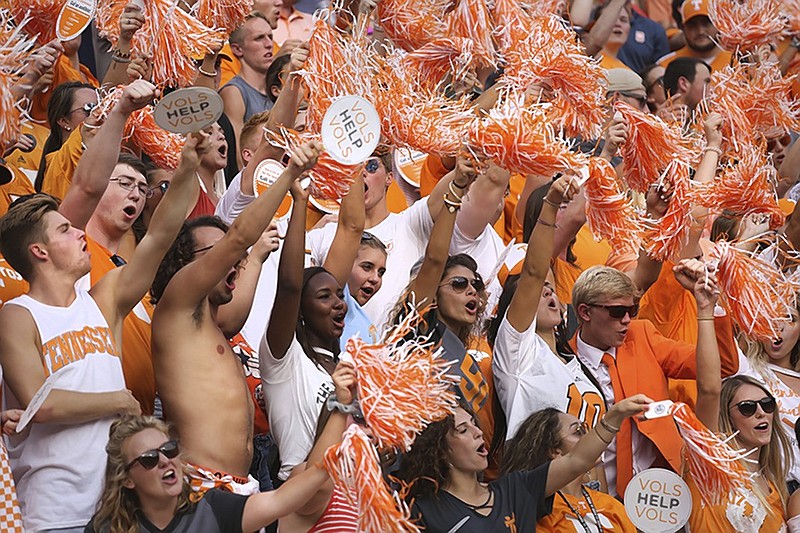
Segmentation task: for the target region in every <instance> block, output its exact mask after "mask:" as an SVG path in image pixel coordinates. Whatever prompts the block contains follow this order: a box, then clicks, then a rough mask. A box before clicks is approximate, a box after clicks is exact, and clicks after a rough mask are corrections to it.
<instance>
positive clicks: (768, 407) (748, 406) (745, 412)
mask: <svg viewBox="0 0 800 533" xmlns="http://www.w3.org/2000/svg"><path fill="white" fill-rule="evenodd" d="M759 405H760V406H761V410H762V411H764V412H765V413H766V414H770V413H773V412H775V398H773V397H772V396H767V397H766V398H761V399H760V400H758V401H755V400H745V401H743V402H739V403H737V404H736V405H734V407H736V408H737V409H738V410H739V412H740V413H742V416H744V417H747V418H749V417H751V416H753V415H754V414H756V407H757V406H759Z"/></svg>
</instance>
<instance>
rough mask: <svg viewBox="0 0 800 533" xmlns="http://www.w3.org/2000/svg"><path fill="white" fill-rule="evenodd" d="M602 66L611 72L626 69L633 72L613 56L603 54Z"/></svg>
mask: <svg viewBox="0 0 800 533" xmlns="http://www.w3.org/2000/svg"><path fill="white" fill-rule="evenodd" d="M600 66H601V67H603V68H604V69H606V70H611V69H612V68H626V69H628V70H632V69H631V67H629V66H628V65H626V64H625V63H623V62H622V61H620V60H619V59H617V58H616V57H614V56H612V55H611V54H602V55H601V56H600Z"/></svg>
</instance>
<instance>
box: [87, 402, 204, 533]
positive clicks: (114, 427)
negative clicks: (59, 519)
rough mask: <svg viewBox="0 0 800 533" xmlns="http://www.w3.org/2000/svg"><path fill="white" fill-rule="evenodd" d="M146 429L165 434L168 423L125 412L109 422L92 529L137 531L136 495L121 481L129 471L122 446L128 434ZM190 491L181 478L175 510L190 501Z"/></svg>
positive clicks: (128, 532) (167, 431)
mask: <svg viewBox="0 0 800 533" xmlns="http://www.w3.org/2000/svg"><path fill="white" fill-rule="evenodd" d="M145 429H155V430H157V431H160V432H161V433H163V434H164V435H166V436H169V435H170V426H169V425H167V424H166V423H165V422H163V421H161V420H159V419H158V418H154V417H152V416H130V415H128V416H123V417H122V418H120V419H119V420H116V421H115V422H114V423H113V424H111V429H110V430H109V436H108V444H107V445H106V453H107V454H108V462H107V464H106V483H105V486H104V487H103V494H102V495H101V497H100V503H99V504H98V506H97V513H96V514H95V516H94V518H93V519H92V527H93V528H94V530H95V531H108V532H109V533H135V532H137V531H139V522H138V520H137V519H136V516H135V512H136V510H137V509H139V497H138V496H137V495H136V493H135V492H134V491H133V490H131V489H128V488H126V487H125V486H124V485H123V484H124V483H125V481H126V480H127V479H128V472H127V470H126V469H125V466H126V461H125V454H124V453H123V452H122V446H123V445H124V444H125V442H126V441H127V440H128V439H129V438H131V437H133V436H134V435H136V434H137V433H139V432H140V431H144V430H145ZM190 492H191V487H190V486H189V484H188V483H187V482H186V481H185V480H184V481H183V490H182V491H181V494H180V496H179V497H178V507H177V509H176V511H180V510H182V509H184V508H186V507H188V506H189V505H190V502H189V493H190Z"/></svg>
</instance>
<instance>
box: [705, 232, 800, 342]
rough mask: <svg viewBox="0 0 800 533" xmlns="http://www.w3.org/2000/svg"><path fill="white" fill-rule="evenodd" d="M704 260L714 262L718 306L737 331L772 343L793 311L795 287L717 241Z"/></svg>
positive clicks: (772, 269)
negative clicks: (735, 326)
mask: <svg viewBox="0 0 800 533" xmlns="http://www.w3.org/2000/svg"><path fill="white" fill-rule="evenodd" d="M706 259H707V260H710V261H714V262H716V263H717V284H718V285H719V288H720V303H721V304H722V305H723V306H724V307H725V308H726V309H727V310H728V312H729V313H730V315H731V319H732V320H733V321H734V322H735V323H736V325H737V326H738V327H739V329H740V330H742V331H744V332H745V333H747V335H749V336H750V337H753V338H755V339H757V340H759V341H772V340H774V339H777V338H779V337H780V335H781V330H782V328H783V326H784V325H785V324H786V323H787V322H788V321H789V319H788V318H787V317H789V316H791V314H792V310H793V309H795V307H796V304H795V294H796V290H797V287H796V286H795V285H794V284H793V283H791V282H790V281H789V280H788V279H787V278H786V276H784V274H783V273H782V272H781V271H780V270H778V269H777V268H775V267H774V266H772V265H770V264H767V263H765V262H764V261H762V260H760V259H757V258H753V257H750V256H749V255H747V254H746V253H745V252H743V251H742V250H739V249H738V248H736V247H735V246H733V245H732V244H731V243H729V242H725V241H720V242H717V243H716V244H714V245H713V246H712V247H711V248H710V249H709V250H708V252H707V254H706Z"/></svg>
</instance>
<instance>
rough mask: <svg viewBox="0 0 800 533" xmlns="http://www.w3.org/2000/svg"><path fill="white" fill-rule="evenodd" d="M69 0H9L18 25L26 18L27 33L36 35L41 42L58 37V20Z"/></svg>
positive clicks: (10, 9) (32, 35)
mask: <svg viewBox="0 0 800 533" xmlns="http://www.w3.org/2000/svg"><path fill="white" fill-rule="evenodd" d="M66 3H67V0H8V2H7V4H8V7H9V11H10V12H11V16H12V17H14V21H15V22H16V23H17V25H21V24H22V22H23V21H24V20H26V19H28V20H27V22H26V23H25V33H27V34H28V35H30V36H31V37H35V38H36V41H37V42H38V43H39V44H42V45H44V44H47V43H49V42H50V41H52V40H53V39H55V38H56V21H57V20H58V15H59V14H60V13H61V10H62V9H63V8H64V4H66Z"/></svg>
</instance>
